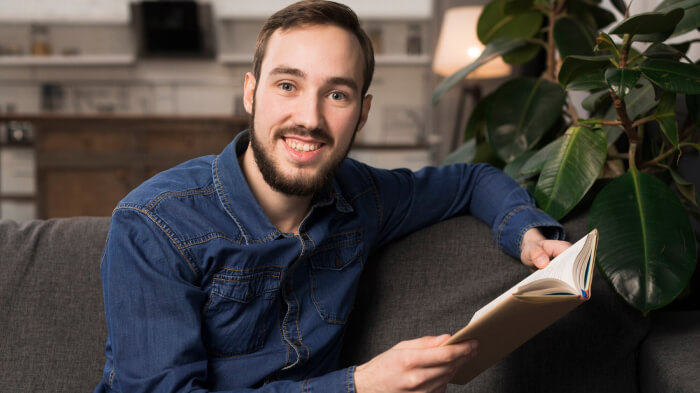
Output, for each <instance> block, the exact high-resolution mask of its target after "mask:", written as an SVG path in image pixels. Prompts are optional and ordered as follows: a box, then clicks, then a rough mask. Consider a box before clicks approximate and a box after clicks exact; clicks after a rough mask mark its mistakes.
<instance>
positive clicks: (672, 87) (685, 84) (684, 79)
mask: <svg viewBox="0 0 700 393" xmlns="http://www.w3.org/2000/svg"><path fill="white" fill-rule="evenodd" d="M639 69H640V70H641V71H642V73H643V74H644V76H646V77H647V78H648V79H649V80H650V81H652V82H654V83H655V84H656V85H658V86H659V87H661V88H662V89H664V90H668V91H672V92H674V93H681V94H700V67H698V66H697V65H695V64H688V63H681V62H678V61H672V60H665V59H649V60H647V61H645V62H644V63H642V64H641V65H640V66H639Z"/></svg>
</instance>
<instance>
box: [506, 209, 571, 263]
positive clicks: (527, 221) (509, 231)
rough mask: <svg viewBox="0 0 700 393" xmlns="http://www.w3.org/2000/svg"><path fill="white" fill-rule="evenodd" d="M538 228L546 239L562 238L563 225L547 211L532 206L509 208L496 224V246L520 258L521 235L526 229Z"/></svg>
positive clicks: (564, 236) (563, 236) (563, 237)
mask: <svg viewBox="0 0 700 393" xmlns="http://www.w3.org/2000/svg"><path fill="white" fill-rule="evenodd" d="M531 228H538V229H539V230H540V232H542V235H544V237H546V238H547V239H553V240H564V239H565V238H566V232H565V231H564V227H563V226H562V225H561V224H560V223H559V222H557V221H556V220H555V219H553V218H552V217H550V216H549V215H548V214H547V213H545V212H543V211H542V210H540V209H538V208H536V207H532V206H527V205H523V206H519V207H517V208H515V209H513V210H511V211H510V212H509V213H508V214H506V216H505V217H504V218H503V220H502V221H501V224H500V225H499V226H498V233H497V235H496V236H497V239H498V240H497V241H498V247H500V248H501V250H503V252H505V253H506V254H508V255H510V256H512V257H515V258H518V259H520V248H521V246H522V242H523V236H524V235H525V232H527V231H528V229H531Z"/></svg>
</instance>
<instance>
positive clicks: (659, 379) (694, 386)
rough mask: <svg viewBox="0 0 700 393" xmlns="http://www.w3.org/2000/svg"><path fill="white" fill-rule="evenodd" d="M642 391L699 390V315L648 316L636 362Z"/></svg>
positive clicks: (667, 314) (698, 313)
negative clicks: (646, 333)
mask: <svg viewBox="0 0 700 393" xmlns="http://www.w3.org/2000/svg"><path fill="white" fill-rule="evenodd" d="M639 377H640V381H639V385H640V387H641V391H642V392H644V393H646V392H649V393H652V392H674V393H690V392H697V391H698V389H700V311H677V312H659V313H656V314H652V315H651V330H650V333H649V336H648V337H647V338H646V340H644V342H643V343H642V346H641V350H640V359H639Z"/></svg>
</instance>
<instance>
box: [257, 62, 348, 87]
mask: <svg viewBox="0 0 700 393" xmlns="http://www.w3.org/2000/svg"><path fill="white" fill-rule="evenodd" d="M280 74H282V75H291V76H296V77H299V78H306V73H305V72H304V71H302V70H300V69H298V68H293V67H285V66H280V67H275V68H273V69H272V71H270V75H280ZM326 82H327V83H329V84H332V85H343V86H346V87H348V88H350V89H352V90H355V91H358V87H357V82H355V80H354V79H351V78H345V77H342V76H334V77H331V78H328V79H327V80H326Z"/></svg>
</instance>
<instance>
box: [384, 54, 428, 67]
mask: <svg viewBox="0 0 700 393" xmlns="http://www.w3.org/2000/svg"><path fill="white" fill-rule="evenodd" d="M374 62H375V63H376V64H377V65H420V66H423V65H429V64H430V56H428V55H402V54H396V55H376V56H375V57H374Z"/></svg>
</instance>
